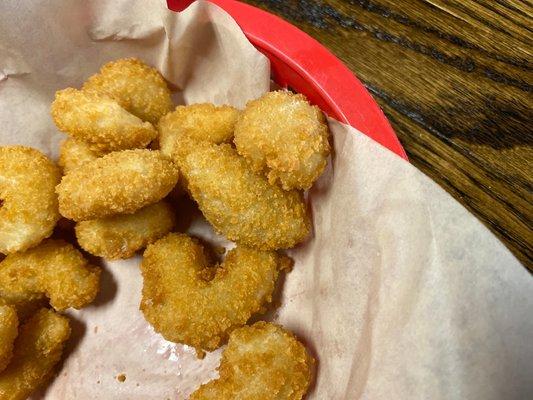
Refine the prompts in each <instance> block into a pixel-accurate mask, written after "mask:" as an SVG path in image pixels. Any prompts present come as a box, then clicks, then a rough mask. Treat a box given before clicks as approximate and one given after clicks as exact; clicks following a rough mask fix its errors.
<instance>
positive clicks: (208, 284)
mask: <svg viewBox="0 0 533 400" xmlns="http://www.w3.org/2000/svg"><path fill="white" fill-rule="evenodd" d="M289 266H290V260H289V259H288V258H287V257H284V256H280V255H278V254H277V253H275V252H266V251H259V250H253V249H250V248H247V247H241V246H237V248H235V249H233V250H231V251H230V252H229V253H228V254H227V256H226V259H225V260H224V262H223V263H222V264H221V265H220V266H212V265H210V262H209V259H208V257H207V255H206V254H205V252H204V249H203V247H202V246H201V245H200V243H199V242H198V241H197V240H195V239H193V238H191V237H189V236H187V235H184V234H175V233H171V234H169V235H167V236H166V237H164V238H163V239H160V240H159V241H157V242H155V243H154V244H152V245H150V246H148V248H147V249H146V251H145V253H144V258H143V261H142V265H141V272H142V275H143V279H144V284H143V292H142V301H141V306H140V308H141V311H142V312H143V313H144V316H145V318H146V319H147V321H148V322H149V323H150V324H152V325H153V327H154V328H155V330H156V331H157V332H159V333H161V334H162V335H163V336H164V337H165V339H167V340H170V341H174V342H179V343H185V344H188V345H190V346H193V347H195V348H197V349H204V350H209V351H210V350H214V349H216V348H217V347H219V346H220V345H221V344H222V342H223V341H224V340H225V339H226V338H227V335H228V334H229V333H230V332H231V331H232V330H233V329H235V328H236V327H239V326H242V325H244V324H245V323H246V322H247V321H248V319H249V318H250V317H251V316H252V315H253V314H254V313H257V312H260V311H262V310H263V307H264V306H265V304H266V303H268V302H270V301H271V296H272V292H273V291H274V285H275V283H276V280H277V278H278V274H279V271H280V270H282V269H285V268H288V267H289Z"/></svg>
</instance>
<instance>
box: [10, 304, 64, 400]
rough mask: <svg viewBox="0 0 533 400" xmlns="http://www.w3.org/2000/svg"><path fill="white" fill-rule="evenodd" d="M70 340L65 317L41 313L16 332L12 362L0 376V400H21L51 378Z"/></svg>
mask: <svg viewBox="0 0 533 400" xmlns="http://www.w3.org/2000/svg"><path fill="white" fill-rule="evenodd" d="M69 336H70V326H69V321H68V319H67V318H66V317H63V316H61V315H58V314H56V313H55V312H53V311H51V310H48V309H44V308H43V309H41V310H40V311H38V312H37V313H36V314H35V315H34V316H32V317H31V318H30V319H29V320H28V321H27V322H26V323H24V324H23V325H22V327H21V329H20V332H19V335H18V337H17V339H16V341H15V350H14V354H13V360H12V361H11V363H10V364H9V365H8V367H7V368H6V369H5V370H4V371H3V372H1V373H0V399H2V400H25V399H27V398H28V396H30V395H31V394H32V393H33V392H34V391H35V390H37V389H38V388H39V387H41V386H42V385H43V384H45V383H46V382H47V381H48V380H49V379H50V378H51V377H52V375H53V372H54V367H55V366H56V365H57V363H58V362H59V360H60V359H61V354H62V353H63V347H64V345H65V342H66V341H67V340H68V338H69Z"/></svg>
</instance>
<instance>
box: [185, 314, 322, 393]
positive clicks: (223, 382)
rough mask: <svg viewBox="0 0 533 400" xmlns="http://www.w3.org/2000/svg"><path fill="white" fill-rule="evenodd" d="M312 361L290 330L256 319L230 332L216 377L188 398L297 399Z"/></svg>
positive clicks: (307, 381) (310, 373)
mask: <svg viewBox="0 0 533 400" xmlns="http://www.w3.org/2000/svg"><path fill="white" fill-rule="evenodd" d="M314 365H315V360H314V359H313V357H311V356H310V355H309V353H308V352H307V350H306V349H305V347H304V345H303V344H302V343H300V342H299V341H298V339H296V337H295V336H294V335H293V334H292V333H290V332H289V331H287V330H285V329H283V328H282V327H280V326H278V325H275V324H271V323H267V322H257V323H255V324H254V325H252V326H245V327H242V328H239V329H236V330H235V331H233V332H232V333H231V335H230V337H229V342H228V347H227V348H226V349H225V350H224V353H223V354H222V360H221V363H220V367H219V374H220V377H219V378H218V379H216V380H213V381H211V382H208V383H206V384H204V385H202V386H201V387H200V388H199V389H198V390H197V391H196V392H194V393H193V394H192V395H191V397H190V400H301V399H302V398H303V396H304V395H305V394H306V392H307V390H308V388H309V384H310V382H311V380H312V377H313V371H314Z"/></svg>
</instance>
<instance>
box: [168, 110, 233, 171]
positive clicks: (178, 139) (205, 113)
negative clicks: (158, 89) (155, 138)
mask: <svg viewBox="0 0 533 400" xmlns="http://www.w3.org/2000/svg"><path fill="white" fill-rule="evenodd" d="M238 117H239V110H237V109H236V108H234V107H231V106H218V107H217V106H215V105H213V104H209V103H202V104H192V105H189V106H178V107H176V109H175V110H174V111H173V112H171V113H169V114H167V115H165V116H164V117H163V118H161V120H160V121H159V124H158V130H159V146H160V149H161V152H162V153H163V154H165V155H167V156H168V157H170V158H172V160H173V161H175V162H177V163H178V165H179V164H180V160H181V159H182V158H183V157H184V156H185V154H186V153H187V151H188V149H190V148H191V146H193V145H194V143H197V142H208V143H214V144H220V143H230V142H231V141H232V140H233V130H234V128H235V123H236V122H237V118H238Z"/></svg>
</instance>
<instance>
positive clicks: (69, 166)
mask: <svg viewBox="0 0 533 400" xmlns="http://www.w3.org/2000/svg"><path fill="white" fill-rule="evenodd" d="M105 154H106V153H105V152H101V151H97V150H91V148H90V147H89V145H88V144H86V143H85V142H82V141H81V140H77V139H72V138H69V139H66V140H64V141H63V143H61V147H60V148H59V161H58V164H59V166H60V167H61V168H62V169H63V174H67V173H69V172H70V171H72V170H73V169H76V168H78V167H79V166H81V165H83V164H86V163H88V162H91V161H94V160H96V159H97V158H100V157H103V156H104V155H105Z"/></svg>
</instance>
